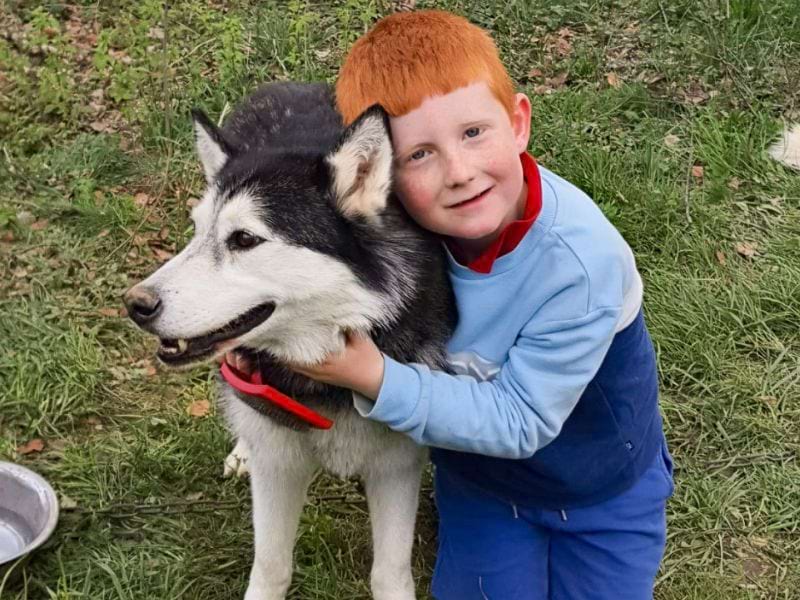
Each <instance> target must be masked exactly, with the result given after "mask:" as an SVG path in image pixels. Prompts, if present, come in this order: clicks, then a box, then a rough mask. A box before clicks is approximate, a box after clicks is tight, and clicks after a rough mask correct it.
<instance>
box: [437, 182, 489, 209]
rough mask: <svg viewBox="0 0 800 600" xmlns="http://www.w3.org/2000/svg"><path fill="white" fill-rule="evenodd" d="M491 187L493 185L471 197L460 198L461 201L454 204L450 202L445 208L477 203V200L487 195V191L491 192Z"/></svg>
mask: <svg viewBox="0 0 800 600" xmlns="http://www.w3.org/2000/svg"><path fill="white" fill-rule="evenodd" d="M493 189H494V186H492V187H488V188H486V189H485V190H483V191H482V192H481V193H480V194H477V195H475V196H472V198H467V199H466V200H462V201H461V202H457V203H456V204H451V205H450V206H448V207H447V208H465V207H467V206H472V205H473V204H477V203H478V202H480V201H481V200H483V199H484V198H486V196H488V195H489V192H491V191H492V190H493Z"/></svg>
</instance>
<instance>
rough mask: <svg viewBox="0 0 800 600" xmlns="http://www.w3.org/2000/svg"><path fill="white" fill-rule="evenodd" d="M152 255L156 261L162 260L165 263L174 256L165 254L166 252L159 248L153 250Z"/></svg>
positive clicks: (168, 253)
mask: <svg viewBox="0 0 800 600" xmlns="http://www.w3.org/2000/svg"><path fill="white" fill-rule="evenodd" d="M153 254H155V255H156V258H158V260H164V261H167V260H169V259H170V258H172V257H173V256H175V254H173V253H172V252H167V251H166V250H162V249H161V248H153Z"/></svg>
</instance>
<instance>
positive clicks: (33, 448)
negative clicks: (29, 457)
mask: <svg viewBox="0 0 800 600" xmlns="http://www.w3.org/2000/svg"><path fill="white" fill-rule="evenodd" d="M42 450H44V442H43V441H42V440H40V439H39V438H35V439H32V440H31V441H29V442H28V443H27V444H23V445H22V446H19V447H18V448H17V453H18V454H23V455H25V454H31V453H32V452H41V451H42Z"/></svg>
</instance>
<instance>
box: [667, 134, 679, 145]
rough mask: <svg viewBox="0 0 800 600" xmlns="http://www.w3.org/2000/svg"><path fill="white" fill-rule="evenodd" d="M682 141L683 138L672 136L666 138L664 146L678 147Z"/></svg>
mask: <svg viewBox="0 0 800 600" xmlns="http://www.w3.org/2000/svg"><path fill="white" fill-rule="evenodd" d="M680 141H681V138H679V137H678V136H677V135H672V134H670V135H667V136H665V137H664V144H665V145H666V146H669V147H670V148H672V147H673V146H676V145H677V144H678V143H679V142H680Z"/></svg>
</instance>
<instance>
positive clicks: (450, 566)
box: [298, 11, 672, 600]
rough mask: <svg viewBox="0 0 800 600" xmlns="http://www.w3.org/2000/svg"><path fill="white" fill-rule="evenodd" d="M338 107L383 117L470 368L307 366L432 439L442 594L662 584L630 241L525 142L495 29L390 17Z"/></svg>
mask: <svg viewBox="0 0 800 600" xmlns="http://www.w3.org/2000/svg"><path fill="white" fill-rule="evenodd" d="M336 93H337V102H338V105H339V108H340V111H341V113H342V115H343V117H344V119H345V122H348V123H349V122H350V121H352V120H354V119H355V118H356V117H357V116H358V115H359V114H360V113H361V112H362V111H363V110H364V109H366V108H368V107H369V106H370V105H372V104H376V103H378V104H381V105H382V106H383V107H384V108H385V109H386V110H387V112H388V113H389V115H390V125H391V134H392V144H393V147H394V150H395V156H396V160H395V189H396V191H397V193H398V195H399V197H400V199H401V201H402V202H403V204H404V206H405V208H406V209H407V211H408V212H409V214H410V215H411V216H412V217H413V218H414V219H415V220H416V221H417V222H418V223H419V224H420V225H422V226H423V227H425V228H427V229H429V230H431V231H434V232H436V233H438V234H440V235H441V236H442V238H443V240H444V242H445V244H446V247H447V249H448V253H449V264H450V276H451V279H452V283H453V286H454V289H455V294H456V299H457V302H458V309H459V324H458V327H457V329H456V332H455V334H454V336H453V338H452V340H451V341H450V344H449V351H450V353H451V359H452V366H453V369H454V371H455V372H457V373H459V376H453V375H449V374H445V373H440V372H434V371H431V370H429V369H427V368H425V367H424V366H421V365H413V364H412V365H405V364H400V363H398V362H396V361H394V360H393V359H392V358H391V357H388V356H383V355H382V354H381V353H380V351H379V350H378V349H377V347H376V346H375V345H374V344H373V343H372V341H371V340H368V339H360V338H356V337H353V338H352V339H350V340H348V344H347V348H346V350H345V352H344V353H343V354H342V355H338V356H331V357H329V359H328V360H327V361H326V362H325V363H323V364H321V365H317V366H314V367H311V368H298V371H300V372H302V373H304V374H306V375H309V376H311V377H315V378H317V379H320V380H322V381H325V382H328V383H333V384H336V385H340V386H344V387H349V388H351V389H352V390H354V392H356V394H355V397H356V407H357V409H358V410H359V412H360V413H361V414H362V415H363V416H364V417H365V418H369V419H374V420H377V421H380V422H383V423H385V424H386V425H388V426H389V427H391V428H392V429H394V430H397V431H401V432H403V433H406V434H407V435H409V436H411V437H412V438H413V439H414V440H416V441H417V442H418V443H420V444H426V445H429V446H432V447H433V450H432V453H431V455H432V459H433V462H434V464H435V465H436V471H435V485H436V504H437V507H438V510H439V516H440V530H439V552H438V558H437V562H436V568H435V573H434V578H433V586H432V587H433V595H434V596H435V597H436V598H438V599H439V600H450V599H452V600H469V599H472V598H475V599H485V598H490V599H492V600H534V599H536V600H539V599H545V598H552V599H556V598H559V599H571V600H577V599H614V600H621V599H628V598H629V599H631V600H639V599H644V598H651V597H652V589H653V581H654V578H655V575H656V571H657V569H658V565H659V562H660V560H661V557H662V554H663V551H664V544H665V535H666V523H665V505H666V499H667V498H668V497H669V496H670V494H671V493H672V477H671V461H670V458H669V454H668V452H667V449H666V444H665V440H664V435H663V432H662V423H661V418H660V416H659V412H658V407H657V398H658V391H657V380H656V364H655V355H654V351H653V346H652V343H651V341H650V338H649V335H648V333H647V329H646V328H645V324H644V321H643V317H642V312H641V302H642V283H641V279H640V277H639V274H638V273H637V271H636V265H635V262H634V258H633V255H632V253H631V250H630V248H629V247H628V245H627V244H626V243H625V241H624V240H623V239H622V237H621V236H620V235H619V233H618V232H617V231H616V230H615V229H614V227H613V226H612V225H611V224H610V223H609V222H608V221H607V220H606V219H605V217H604V216H603V214H602V213H601V212H600V210H599V209H598V208H597V206H596V205H595V204H594V203H593V202H592V201H591V200H590V199H589V198H588V197H587V196H586V195H585V194H583V193H582V192H581V191H580V190H578V189H577V188H575V187H574V186H573V185H571V184H570V183H568V182H567V181H565V180H564V179H562V178H560V177H558V176H557V175H555V174H553V173H551V172H550V171H548V170H546V169H544V168H542V167H539V166H537V164H536V162H535V161H534V159H533V158H532V157H531V156H530V155H528V154H526V149H527V146H528V139H529V134H530V114H531V108H530V102H529V100H528V98H527V97H526V96H525V95H524V94H519V93H517V94H515V93H514V89H513V86H512V83H511V80H510V78H509V76H508V74H507V73H506V71H505V69H504V67H503V65H502V63H501V62H500V59H499V56H498V53H497V49H496V47H495V46H494V43H493V42H492V40H491V38H490V37H489V36H488V35H487V34H486V33H485V32H483V31H482V30H481V29H479V28H478V27H476V26H474V25H472V24H470V23H469V22H468V21H466V20H465V19H463V18H460V17H457V16H455V15H452V14H449V13H445V12H441V11H420V12H411V13H398V14H395V15H392V16H389V17H386V18H385V19H383V20H381V21H380V22H379V23H378V24H377V25H375V27H374V28H373V29H372V30H371V31H369V32H368V33H367V34H365V35H364V36H363V37H362V38H361V39H359V40H358V41H357V42H356V44H355V45H354V46H353V48H352V50H351V51H350V53H349V55H348V56H347V58H346V60H345V63H344V65H343V67H342V69H341V72H340V76H339V80H338V82H337V87H336Z"/></svg>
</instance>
